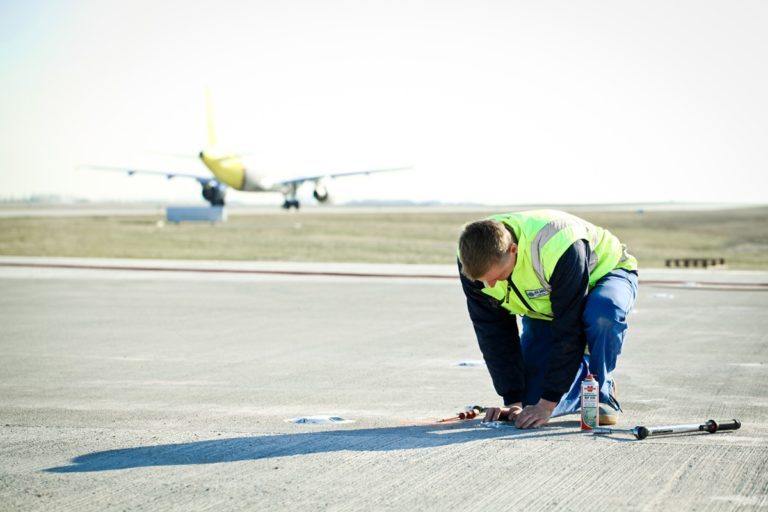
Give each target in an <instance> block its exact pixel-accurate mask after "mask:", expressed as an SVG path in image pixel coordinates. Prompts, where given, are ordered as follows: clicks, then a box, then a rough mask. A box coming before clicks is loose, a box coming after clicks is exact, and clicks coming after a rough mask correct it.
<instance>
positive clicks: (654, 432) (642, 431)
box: [591, 419, 741, 441]
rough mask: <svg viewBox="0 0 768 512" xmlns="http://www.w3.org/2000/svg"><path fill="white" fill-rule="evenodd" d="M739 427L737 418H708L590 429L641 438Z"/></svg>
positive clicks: (597, 432)
mask: <svg viewBox="0 0 768 512" xmlns="http://www.w3.org/2000/svg"><path fill="white" fill-rule="evenodd" d="M739 428H741V422H740V421H739V420H737V419H733V420H731V421H728V422H717V421H715V420H708V421H707V422H706V423H704V424H701V425H698V424H690V425H668V426H664V427H642V426H640V427H635V428H624V429H622V428H606V427H597V428H594V429H592V431H591V432H592V433H593V434H614V433H624V432H627V433H630V434H632V435H634V436H635V439H639V440H641V441H642V440H643V439H645V438H647V437H654V436H663V435H669V434H684V433H690V432H709V433H710V434H714V433H715V432H720V431H722V430H738V429H739Z"/></svg>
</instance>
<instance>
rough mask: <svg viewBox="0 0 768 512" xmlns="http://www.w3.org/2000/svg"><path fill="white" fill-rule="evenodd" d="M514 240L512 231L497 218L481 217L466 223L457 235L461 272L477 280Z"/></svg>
mask: <svg viewBox="0 0 768 512" xmlns="http://www.w3.org/2000/svg"><path fill="white" fill-rule="evenodd" d="M515 242H516V240H515V238H514V236H513V235H512V232H511V231H510V230H509V229H507V227H506V226H505V225H504V224H503V223H501V222H499V221H498V220H493V219H483V220H477V221H475V222H470V223H469V224H466V225H465V226H464V228H463V230H462V232H461V235H460V236H459V261H460V262H461V267H462V268H461V271H462V273H463V274H464V275H465V276H467V277H468V278H469V279H472V280H473V281H479V280H480V278H481V277H482V276H483V275H485V274H486V272H488V270H489V269H490V268H491V267H492V266H493V265H495V264H496V263H498V262H499V261H501V258H502V257H503V256H504V253H506V252H507V250H508V249H509V246H510V245H511V244H512V243H515Z"/></svg>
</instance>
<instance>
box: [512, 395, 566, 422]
mask: <svg viewBox="0 0 768 512" xmlns="http://www.w3.org/2000/svg"><path fill="white" fill-rule="evenodd" d="M555 406H557V402H550V401H549V400H544V399H543V398H542V399H541V400H539V403H537V404H535V405H526V406H525V409H523V411H522V412H521V413H520V414H518V415H517V419H516V420H515V426H516V427H517V428H536V427H540V426H542V425H545V424H546V423H547V422H548V421H549V418H550V417H551V416H552V411H554V410H555Z"/></svg>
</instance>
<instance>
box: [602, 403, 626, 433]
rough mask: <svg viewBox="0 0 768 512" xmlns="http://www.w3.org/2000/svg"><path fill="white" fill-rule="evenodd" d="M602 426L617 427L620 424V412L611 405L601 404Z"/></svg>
mask: <svg viewBox="0 0 768 512" xmlns="http://www.w3.org/2000/svg"><path fill="white" fill-rule="evenodd" d="M599 410H600V426H601V427H602V426H603V425H615V424H617V423H618V422H619V414H621V412H620V411H618V410H616V409H614V408H613V406H612V405H611V404H600V407H599Z"/></svg>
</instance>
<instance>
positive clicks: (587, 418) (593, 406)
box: [581, 373, 600, 430]
mask: <svg viewBox="0 0 768 512" xmlns="http://www.w3.org/2000/svg"><path fill="white" fill-rule="evenodd" d="M599 410H600V386H599V385H598V383H597V381H596V380H595V377H594V376H593V375H592V374H591V373H590V374H589V375H587V378H586V379H584V380H583V381H581V430H592V429H593V428H595V427H598V426H600V412H599Z"/></svg>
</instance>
